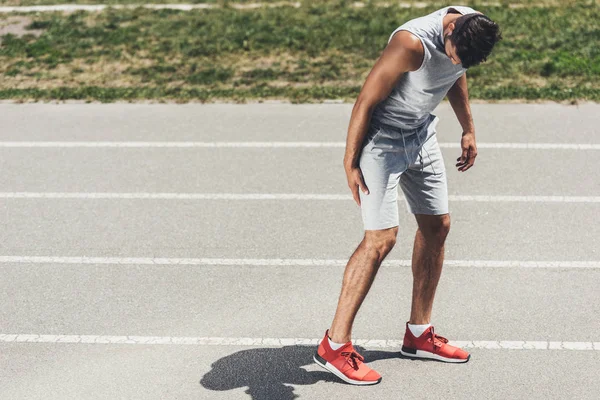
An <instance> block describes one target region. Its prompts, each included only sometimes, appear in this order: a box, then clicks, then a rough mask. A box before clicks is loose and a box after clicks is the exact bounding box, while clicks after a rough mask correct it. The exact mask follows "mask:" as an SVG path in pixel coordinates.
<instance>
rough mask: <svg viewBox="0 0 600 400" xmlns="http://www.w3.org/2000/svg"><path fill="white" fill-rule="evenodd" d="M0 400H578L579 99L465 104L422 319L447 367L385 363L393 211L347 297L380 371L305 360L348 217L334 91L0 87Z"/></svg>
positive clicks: (351, 235)
mask: <svg viewBox="0 0 600 400" xmlns="http://www.w3.org/2000/svg"><path fill="white" fill-rule="evenodd" d="M0 108H1V111H0V126H1V127H2V128H1V129H2V134H1V136H0V170H1V171H2V174H0V215H2V217H3V218H2V228H3V229H2V230H1V231H0V244H1V248H0V273H1V276H2V279H1V280H0V303H1V304H2V307H1V308H0V321H1V323H0V382H2V383H1V385H0V398H2V399H5V398H6V399H82V398H85V399H107V398H111V399H112V398H127V399H170V398H177V399H204V398H206V399H237V398H240V399H247V398H253V399H292V398H293V396H294V395H297V396H301V397H303V398H306V399H330V398H373V399H387V398H398V397H401V398H410V399H430V398H446V399H450V398H451V399H454V398H481V399H507V398H510V399H520V398H523V399H525V398H527V399H538V398H539V399H546V398H566V397H567V396H568V397H570V398H577V399H596V398H597V397H598V393H600V383H599V381H598V379H597V374H598V371H599V370H600V334H599V333H598V332H599V330H600V318H599V317H598V315H600V301H599V295H598V287H600V252H599V251H598V244H599V243H598V238H600V224H599V222H600V179H599V178H600V175H599V174H598V170H599V169H600V141H599V140H598V134H597V133H598V119H597V116H598V115H600V106H599V105H592V104H584V105H581V106H578V107H575V106H561V105H556V104H535V105H533V104H531V105H522V104H497V105H483V104H475V105H473V106H472V108H473V114H474V117H475V124H476V127H477V129H478V131H477V137H478V143H479V157H478V159H477V162H476V165H475V167H474V168H472V169H471V170H469V171H468V172H466V173H458V172H457V171H456V169H455V168H454V167H453V165H454V160H455V159H456V158H457V157H458V156H459V149H458V147H457V146H458V145H457V144H458V142H459V138H460V133H461V131H460V129H459V125H458V123H457V122H456V120H455V118H454V116H453V114H452V111H451V108H450V107H449V106H448V105H447V104H443V105H442V106H441V107H440V108H439V109H438V110H437V111H436V114H437V115H439V116H440V118H441V122H440V124H439V126H438V127H439V130H438V131H439V132H438V140H439V141H440V142H441V144H442V149H443V153H444V158H445V161H446V168H447V170H448V179H449V190H450V195H451V203H450V210H451V218H452V229H451V233H450V236H449V238H448V242H447V250H446V269H445V271H444V273H443V275H442V280H441V282H440V286H439V290H438V294H437V299H436V304H435V307H434V316H433V317H434V321H433V322H434V323H435V325H436V328H437V331H438V332H440V333H441V334H443V335H444V336H447V337H449V338H450V339H451V340H453V341H455V342H457V343H458V344H459V345H461V346H464V347H468V348H470V349H471V352H472V354H473V357H472V361H471V362H469V363H468V364H466V365H445V364H440V363H434V362H417V361H408V360H402V359H399V358H398V357H397V353H396V351H397V350H398V348H399V346H400V345H401V339H402V334H403V326H404V322H405V320H406V318H407V317H408V312H409V308H410V303H409V301H410V288H411V276H410V268H409V267H408V266H409V260H410V255H411V246H412V240H413V237H414V229H415V223H414V221H413V219H412V216H411V215H410V214H408V213H407V211H406V207H405V205H404V202H403V200H402V199H400V201H399V207H400V218H401V228H400V232H399V237H398V244H397V246H396V248H395V249H394V250H393V251H392V253H391V254H390V255H389V256H388V259H387V260H386V262H385V264H384V267H382V269H381V271H380V273H379V276H378V278H377V280H376V282H375V284H374V286H373V288H372V291H371V293H370V295H369V297H368V298H367V300H366V302H365V304H364V306H363V308H362V310H361V312H360V313H359V315H358V318H357V321H356V326H355V330H354V337H355V338H356V339H357V343H358V344H359V345H360V346H362V347H363V348H364V349H365V350H364V355H365V356H366V358H367V360H368V361H371V362H372V365H373V367H375V368H377V369H378V370H379V371H380V372H381V373H382V375H383V377H384V380H383V382H382V383H381V384H380V385H377V386H375V387H370V388H355V387H350V386H348V385H344V384H342V383H340V382H339V381H337V380H336V379H335V378H334V377H333V376H331V375H329V374H327V373H325V372H322V371H321V370H319V369H318V367H316V366H314V365H313V364H312V360H311V356H312V351H313V350H314V345H315V344H316V343H317V341H318V339H320V338H321V336H322V334H323V332H324V330H325V329H326V328H327V326H328V324H329V323H330V320H331V318H332V316H333V312H334V309H335V304H336V301H337V296H338V293H339V289H340V283H341V277H342V271H343V268H344V264H345V261H346V260H347V258H348V257H349V255H350V254H351V253H352V251H353V250H354V248H355V247H356V245H357V244H358V242H359V240H360V238H361V234H362V225H361V220H360V212H359V209H358V207H357V206H356V205H355V204H354V203H353V201H352V200H351V198H350V197H349V193H348V189H347V186H346V182H345V175H344V172H343V168H342V158H343V151H344V147H343V145H344V140H345V134H346V132H345V129H346V127H347V123H348V118H349V115H350V111H351V105H347V104H323V105H287V104H262V105H259V104H254V105H223V104H221V105H198V104H187V105H148V104H146V105H143V104H137V105H136V104H111V105H100V104H74V103H70V104H61V105H56V104H26V105H15V104H2V105H0Z"/></svg>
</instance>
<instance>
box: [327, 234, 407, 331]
mask: <svg viewBox="0 0 600 400" xmlns="http://www.w3.org/2000/svg"><path fill="white" fill-rule="evenodd" d="M397 234H398V227H393V228H389V229H384V230H372V231H365V236H364V238H363V240H362V241H361V242H360V244H359V245H358V247H357V249H356V250H355V251H354V253H353V254H352V256H351V257H350V260H349V261H348V264H347V265H346V270H345V272H344V279H343V282H342V292H341V294H340V298H339V301H338V306H337V310H336V312H335V317H334V319H333V323H332V324H331V329H330V330H329V336H330V337H331V340H333V341H334V342H336V343H346V342H348V341H350V338H351V337H352V324H353V323H354V318H355V317H356V314H357V313H358V310H359V308H360V306H361V304H362V303H363V300H364V299H365V297H366V296H367V293H368V292H369V289H370V288H371V284H372V283H373V280H374V279H375V275H376V274H377V271H378V270H379V266H380V265H381V262H382V261H383V260H384V258H385V257H386V256H387V255H388V253H389V252H390V251H391V250H392V248H393V247H394V244H395V243H396V235H397Z"/></svg>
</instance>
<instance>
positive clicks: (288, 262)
mask: <svg viewBox="0 0 600 400" xmlns="http://www.w3.org/2000/svg"><path fill="white" fill-rule="evenodd" d="M347 262H348V260H341V259H340V260H336V259H294V258H152V257H87V256H82V257H59V256H0V263H31V264H116V265H198V266H272V267H287V266H301V267H312V266H318V267H343V266H345V265H346V264H347ZM383 265H384V266H391V267H410V265H411V261H410V260H384V261H383ZM444 266H447V267H463V268H578V269H599V268H600V261H518V260H507V261H499V260H444Z"/></svg>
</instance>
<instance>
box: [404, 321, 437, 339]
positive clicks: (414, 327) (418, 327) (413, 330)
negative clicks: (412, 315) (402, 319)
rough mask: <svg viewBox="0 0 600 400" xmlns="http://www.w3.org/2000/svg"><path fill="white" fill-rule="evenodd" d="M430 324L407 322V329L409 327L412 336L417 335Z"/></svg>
mask: <svg viewBox="0 0 600 400" xmlns="http://www.w3.org/2000/svg"><path fill="white" fill-rule="evenodd" d="M430 326H431V324H425V325H413V324H408V329H410V332H411V333H412V334H413V336H414V337H419V336H421V335H422V334H423V332H425V330H427V328H429V327H430Z"/></svg>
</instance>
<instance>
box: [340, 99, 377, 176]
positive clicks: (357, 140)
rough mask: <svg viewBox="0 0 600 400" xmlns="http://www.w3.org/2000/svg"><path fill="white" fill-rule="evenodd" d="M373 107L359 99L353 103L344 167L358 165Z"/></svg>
mask: <svg viewBox="0 0 600 400" xmlns="http://www.w3.org/2000/svg"><path fill="white" fill-rule="evenodd" d="M372 110H373V107H370V106H368V105H365V104H364V103H361V102H360V101H357V102H356V104H354V108H353V109H352V116H351V117H350V124H349V126H348V136H347V137H346V154H345V155H344V167H345V168H352V167H358V163H359V161H360V153H361V150H362V144H363V141H364V139H365V136H366V134H367V130H368V128H369V122H370V120H371V113H372Z"/></svg>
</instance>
